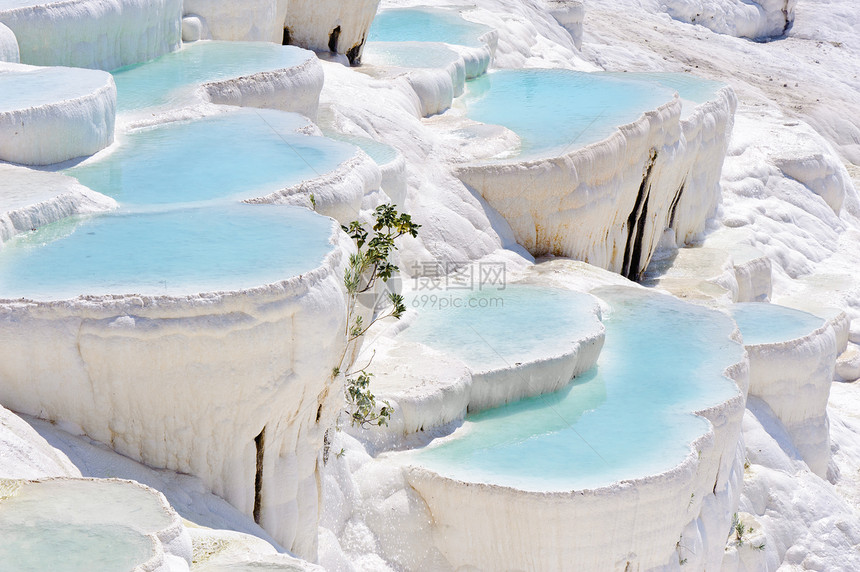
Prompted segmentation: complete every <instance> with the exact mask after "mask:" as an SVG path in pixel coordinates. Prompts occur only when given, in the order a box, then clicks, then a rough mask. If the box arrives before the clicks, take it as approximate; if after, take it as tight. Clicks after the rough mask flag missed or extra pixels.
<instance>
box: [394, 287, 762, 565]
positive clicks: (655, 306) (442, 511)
mask: <svg viewBox="0 0 860 572" xmlns="http://www.w3.org/2000/svg"><path fill="white" fill-rule="evenodd" d="M594 293H595V294H596V295H597V296H598V297H600V298H601V299H602V300H604V301H605V302H606V303H607V304H608V305H609V314H608V316H607V318H606V320H605V321H606V344H605V346H604V352H603V353H602V354H601V357H600V359H599V360H598V366H597V368H595V370H593V371H591V372H589V373H588V374H586V375H584V376H582V377H581V378H580V379H579V380H576V381H574V382H573V383H572V384H571V385H569V386H567V387H566V388H565V389H563V390H561V391H559V392H558V393H555V394H550V395H544V396H540V397H536V398H532V399H527V400H523V401H519V402H516V403H513V404H509V405H506V406H504V407H501V408H498V409H490V410H487V411H484V412H482V413H478V414H473V415H470V416H469V417H467V418H466V422H465V423H464V424H463V425H462V426H461V427H460V428H458V429H457V430H456V431H454V432H453V433H452V434H451V435H449V436H447V437H444V438H441V439H437V440H436V441H434V442H433V443H431V444H430V445H429V446H428V447H426V448H422V449H416V450H414V451H410V452H407V453H398V454H395V455H393V456H389V458H390V459H391V460H392V461H394V462H398V463H402V464H404V465H406V466H407V469H406V474H407V478H408V481H409V483H410V485H411V486H412V487H414V488H415V489H416V491H417V492H418V494H419V495H420V496H421V498H422V499H423V500H424V501H425V502H426V503H427V506H428V508H429V511H430V513H431V514H432V515H433V523H432V526H431V528H432V531H431V534H432V542H433V543H434V544H435V546H436V547H437V548H438V549H439V551H440V552H441V553H442V554H443V555H444V557H445V558H446V560H447V561H448V562H450V564H451V565H452V566H453V567H454V568H457V567H463V566H480V567H482V568H490V569H500V568H507V569H541V570H566V569H570V567H572V568H573V569H581V570H612V569H624V568H625V566H627V567H628V568H630V567H632V568H633V569H636V568H639V569H643V570H650V569H654V568H658V567H661V566H668V565H670V564H671V563H672V562H673V561H674V562H677V561H678V560H679V559H680V558H681V557H680V556H679V554H680V553H679V552H678V546H677V538H678V537H679V536H681V535H683V536H684V537H685V538H688V540H689V542H690V543H691V544H694V545H696V546H701V547H705V550H704V551H700V552H699V554H697V555H696V557H695V558H696V562H697V563H698V564H699V565H700V566H702V565H705V564H707V563H710V564H713V562H715V561H716V562H718V561H719V559H720V558H721V556H722V555H721V552H722V549H721V548H720V549H719V550H718V551H713V552H711V550H713V549H708V548H707V547H709V546H712V545H713V540H714V539H713V538H708V536H709V535H711V534H719V533H718V531H719V530H720V529H721V528H722V527H723V526H725V521H726V519H727V518H729V512H730V507H731V504H732V499H733V498H734V496H735V495H736V494H737V490H738V486H739V484H740V476H741V473H742V468H741V467H739V464H740V463H742V457H741V456H740V455H739V449H738V442H737V438H738V435H739V432H740V423H741V417H742V414H743V410H744V402H745V394H746V385H747V373H748V367H747V362H746V358H745V356H744V355H743V350H742V347H741V345H740V344H739V343H738V342H736V341H733V340H732V337H734V336H735V335H736V334H734V333H733V332H736V330H735V325H734V323H733V322H732V321H731V320H730V319H728V318H727V317H724V316H722V315H721V314H719V313H718V312H716V311H713V310H705V309H702V308H698V307H696V306H693V305H690V304H684V303H682V302H679V301H677V300H675V299H674V298H671V297H668V296H662V295H659V294H654V293H648V292H645V291H642V290H634V289H630V288H617V287H616V288H608V289H598V290H596V291H595V292H594ZM669 323H671V324H672V325H671V326H670V325H669ZM407 331H408V330H407ZM693 331H695V332H696V333H695V334H693ZM657 332H660V334H659V335H656V334H657ZM669 332H672V333H671V334H670V333H669ZM718 340H719V341H718ZM486 343H487V345H488V346H490V347H493V345H492V344H493V341H492V340H489V341H487V342H486ZM496 343H498V342H496ZM717 348H718V349H717ZM505 353H506V355H516V354H515V353H511V352H510V350H508V351H507V352H505ZM660 364H663V365H660ZM523 381H524V380H523ZM654 383H656V384H659V385H660V386H661V387H665V385H666V384H669V385H671V386H672V387H673V389H671V390H670V391H667V392H654V391H651V390H649V387H650V386H651V384H654ZM646 452H647V453H646ZM598 515H599V516H598ZM625 562H626V564H625Z"/></svg>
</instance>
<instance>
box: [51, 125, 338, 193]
mask: <svg viewBox="0 0 860 572" xmlns="http://www.w3.org/2000/svg"><path fill="white" fill-rule="evenodd" d="M306 124H307V120H306V119H305V118H304V117H302V116H301V115H298V114H295V113H286V112H283V111H275V110H270V109H235V110H231V111H230V112H229V113H225V114H222V115H217V116H213V117H208V118H205V119H200V120H196V121H186V122H176V123H166V124H161V125H158V126H156V127H152V128H145V129H138V130H135V131H132V132H130V133H128V134H126V135H125V136H124V138H123V140H122V141H121V142H120V144H119V145H116V148H115V149H113V150H111V151H110V152H108V153H105V154H103V155H99V156H96V157H94V158H92V159H90V160H88V161H86V162H84V163H82V164H80V165H78V166H76V167H73V168H70V169H67V170H66V171H65V173H66V174H68V175H71V176H73V177H75V178H76V179H78V180H79V181H80V182H81V183H82V184H84V185H86V186H88V187H90V188H91V189H93V190H96V191H98V192H100V193H103V194H105V195H108V196H110V197H113V198H115V199H116V200H118V201H119V202H121V203H123V204H125V205H153V204H168V203H174V204H175V203H191V202H199V201H209V200H214V199H223V198H232V199H243V198H251V197H259V196H264V195H266V194H269V193H272V192H275V191H278V190H280V189H283V188H285V187H288V186H291V185H295V184H298V183H301V182H302V181H305V180H308V179H313V178H316V177H318V176H320V175H322V174H325V173H327V172H330V171H332V170H334V169H335V168H337V166H338V165H340V164H341V163H342V162H343V161H346V160H347V159H349V158H350V157H352V156H353V155H354V153H355V148H354V147H353V146H352V145H349V144H347V143H344V142H341V141H333V140H331V139H327V138H325V137H310V136H306V135H300V134H298V133H296V132H295V130H296V129H298V128H299V127H302V126H304V125H306Z"/></svg>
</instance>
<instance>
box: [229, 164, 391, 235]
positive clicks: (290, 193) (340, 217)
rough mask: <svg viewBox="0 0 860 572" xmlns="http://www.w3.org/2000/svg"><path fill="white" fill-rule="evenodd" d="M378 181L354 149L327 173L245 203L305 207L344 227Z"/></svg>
mask: <svg viewBox="0 0 860 572" xmlns="http://www.w3.org/2000/svg"><path fill="white" fill-rule="evenodd" d="M381 181H382V175H381V174H380V171H379V167H378V166H377V165H376V163H375V162H374V161H373V159H371V158H370V157H369V156H368V155H367V153H365V152H364V151H362V150H360V149H358V150H357V151H356V154H355V156H353V157H352V158H351V159H349V160H347V161H345V162H343V163H341V164H340V165H339V166H338V168H337V169H335V170H334V171H332V172H330V173H326V174H324V175H322V176H321V177H317V178H315V179H312V180H310V181H305V182H303V183H299V184H298V185H294V186H292V187H289V188H287V189H283V190H280V191H277V192H275V193H271V194H269V195H266V196H265V197H260V198H255V199H250V200H247V201H245V202H247V203H251V204H276V205H294V206H300V207H305V208H309V209H313V210H315V211H317V212H318V213H320V214H323V215H326V216H330V217H332V218H334V219H336V220H337V221H338V222H340V223H341V224H345V225H348V224H349V223H350V222H352V221H354V220H358V219H359V218H360V213H361V210H362V201H363V199H364V198H365V196H366V195H370V194H372V193H373V192H374V191H377V190H378V189H379V187H380V184H381ZM380 194H381V193H380ZM311 196H313V203H311ZM373 206H374V208H375V206H376V205H373Z"/></svg>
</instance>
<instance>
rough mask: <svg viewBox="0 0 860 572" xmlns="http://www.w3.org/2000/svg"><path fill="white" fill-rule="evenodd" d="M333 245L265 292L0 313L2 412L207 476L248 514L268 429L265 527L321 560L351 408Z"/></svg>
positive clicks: (339, 262) (338, 242)
mask: <svg viewBox="0 0 860 572" xmlns="http://www.w3.org/2000/svg"><path fill="white" fill-rule="evenodd" d="M332 232H333V234H332V249H333V250H332V252H331V253H330V254H329V255H328V256H327V257H326V259H325V260H324V262H323V263H322V265H321V266H320V267H319V268H317V269H315V270H313V271H311V272H308V273H305V274H304V275H301V276H297V277H293V278H290V279H288V280H285V281H283V282H279V283H275V284H271V285H268V286H263V287H260V288H257V289H254V290H248V291H242V292H221V293H210V294H201V295H198V296H188V297H181V298H180V297H157V298H149V297H136V296H121V297H110V296H105V297H100V298H98V297H93V298H85V297H82V298H77V299H75V300H70V301H65V302H46V303H35V302H26V301H20V302H19V301H5V302H3V303H2V304H0V323H2V325H3V327H2V328H0V332H2V333H0V337H2V343H0V353H2V358H0V378H2V379H3V380H4V383H3V384H2V388H0V402H2V403H3V404H4V405H7V406H8V407H10V408H12V409H14V410H16V411H20V412H22V413H29V414H31V415H35V416H38V417H42V418H45V419H50V420H63V421H66V422H70V423H73V424H75V425H77V426H79V427H81V428H82V430H83V432H84V433H86V434H87V435H88V436H90V437H92V438H94V439H96V440H98V441H101V442H103V443H106V444H109V445H110V446H111V447H112V448H113V449H114V450H116V451H117V452H119V453H122V454H124V455H127V456H129V457H131V458H133V459H136V460H139V461H141V462H143V463H145V464H147V465H149V466H152V467H160V468H169V469H172V470H175V471H180V472H184V473H189V474H192V475H195V476H197V477H200V479H201V480H202V481H203V483H204V485H205V486H206V487H207V488H209V489H210V490H212V491H213V492H215V493H216V494H218V495H220V496H221V497H223V498H225V499H226V500H227V501H229V502H230V503H231V504H232V505H233V506H235V507H236V508H237V509H239V510H240V511H242V512H244V513H245V514H250V513H251V511H252V509H253V507H254V498H255V494H254V483H255V466H256V460H255V459H256V452H255V437H257V435H258V434H260V432H261V431H262V430H263V429H264V428H265V429H266V435H265V451H266V453H265V454H264V465H263V480H262V487H263V488H262V491H263V496H262V498H263V499H264V502H263V504H262V505H261V513H260V517H261V524H262V526H263V527H264V528H265V529H266V530H267V531H268V532H269V533H270V534H272V536H274V537H275V538H276V539H277V540H278V541H279V542H280V543H281V544H283V545H284V546H287V547H289V548H291V549H292V550H295V551H296V552H297V553H298V554H301V555H303V556H305V557H307V558H311V559H313V558H315V555H316V526H317V518H318V514H317V502H318V500H317V499H318V495H317V479H316V459H317V454H318V452H319V450H320V448H321V447H322V439H323V432H324V430H325V428H326V427H328V425H329V423H331V422H332V421H333V417H334V415H335V414H336V412H337V411H338V410H339V408H340V406H341V403H342V401H341V400H342V399H343V397H342V390H341V388H340V386H339V381H338V380H332V379H331V372H332V368H333V367H334V366H335V365H336V364H337V363H338V362H339V359H340V352H341V351H342V344H343V335H344V333H343V332H344V325H343V319H344V318H343V316H344V315H345V310H344V303H345V302H344V294H343V291H342V288H343V286H342V282H343V268H344V264H345V252H346V250H345V249H347V248H348V246H347V245H346V244H345V242H343V241H345V240H346V239H345V237H344V236H343V235H342V233H340V230H339V228H338V227H337V226H336V225H334V224H333V225H332ZM299 435H301V438H299Z"/></svg>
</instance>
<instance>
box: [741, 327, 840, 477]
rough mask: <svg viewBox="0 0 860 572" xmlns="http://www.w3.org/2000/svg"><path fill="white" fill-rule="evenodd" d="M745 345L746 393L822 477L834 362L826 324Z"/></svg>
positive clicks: (833, 346)
mask: <svg viewBox="0 0 860 572" xmlns="http://www.w3.org/2000/svg"><path fill="white" fill-rule="evenodd" d="M746 348H747V351H748V352H749V359H750V388H749V394H750V395H751V396H755V397H759V398H761V399H762V400H763V401H764V402H765V403H767V405H768V406H769V407H770V409H771V410H772V411H773V413H774V415H775V416H776V417H777V418H778V419H779V420H780V421H781V422H782V424H783V425H784V426H785V429H786V431H787V432H788V434H789V435H790V436H791V439H792V442H793V444H794V446H795V447H796V448H797V450H798V451H799V452H800V455H801V456H802V458H803V460H804V461H806V464H807V465H809V468H810V469H811V470H812V471H813V472H814V473H815V474H817V475H819V476H821V477H825V476H826V475H827V466H828V464H829V462H830V433H829V421H828V419H827V412H826V407H827V399H828V397H829V396H830V384H831V382H832V380H833V369H834V366H835V363H836V333H835V330H834V328H833V326H832V325H830V324H829V323H826V324H824V325H823V326H822V327H821V328H819V329H817V330H815V331H814V332H810V333H809V334H808V335H806V336H803V337H802V338H798V339H796V340H790V341H786V342H781V343H773V344H759V345H747V346H746Z"/></svg>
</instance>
